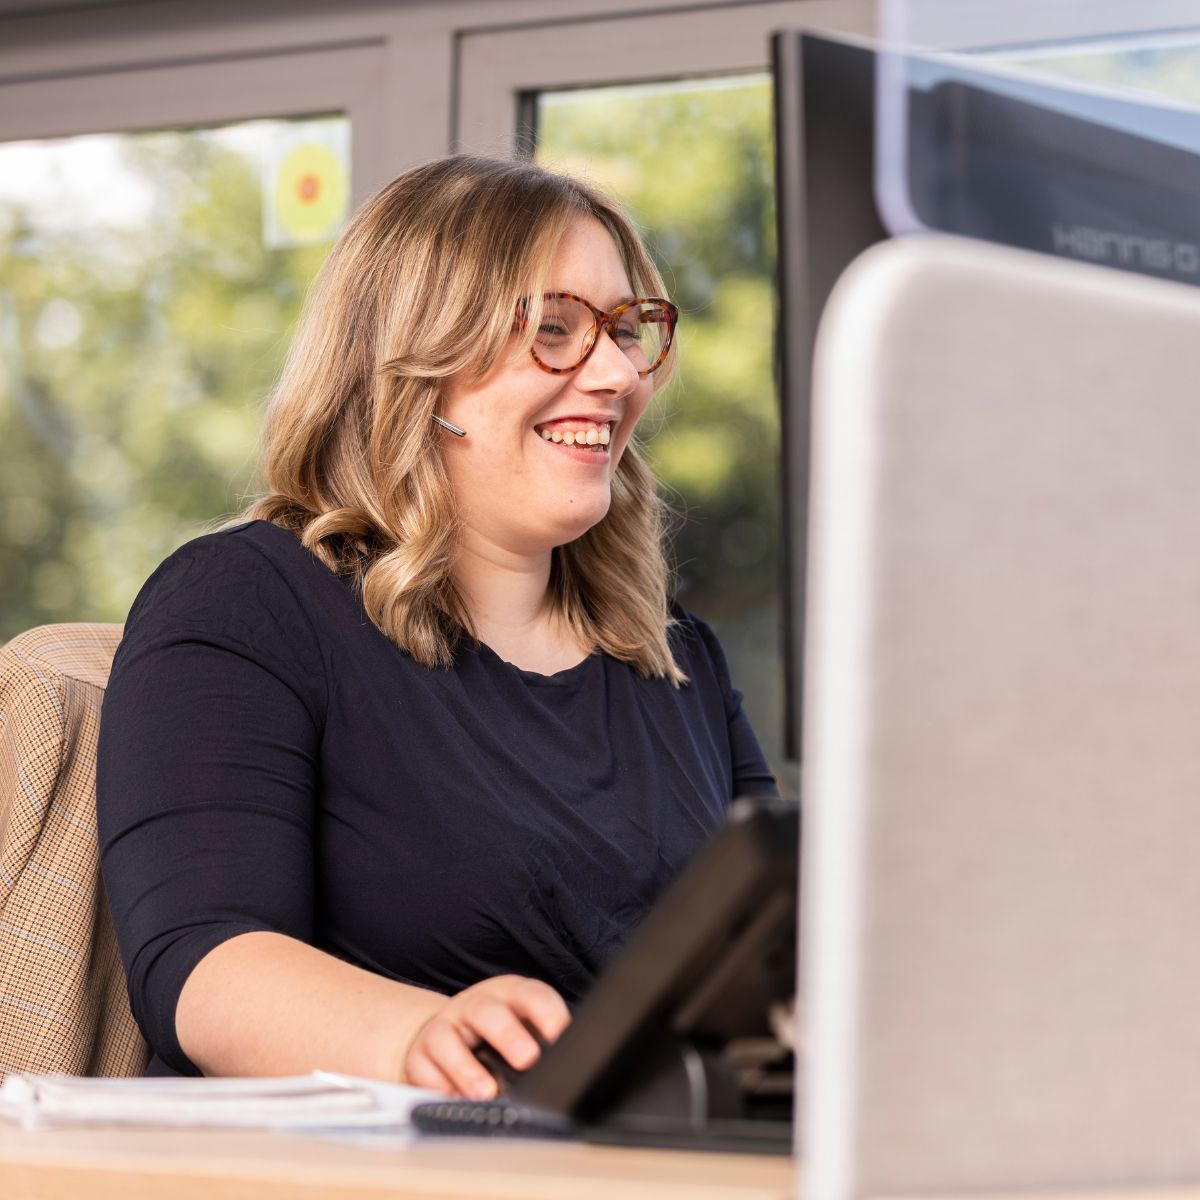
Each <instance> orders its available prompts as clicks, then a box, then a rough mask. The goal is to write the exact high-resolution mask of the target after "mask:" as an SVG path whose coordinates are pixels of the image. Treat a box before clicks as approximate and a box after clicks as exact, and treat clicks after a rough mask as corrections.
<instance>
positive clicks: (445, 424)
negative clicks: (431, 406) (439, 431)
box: [430, 413, 467, 437]
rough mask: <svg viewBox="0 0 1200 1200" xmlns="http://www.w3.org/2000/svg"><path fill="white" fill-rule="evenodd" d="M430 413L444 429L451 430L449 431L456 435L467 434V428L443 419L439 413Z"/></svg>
mask: <svg viewBox="0 0 1200 1200" xmlns="http://www.w3.org/2000/svg"><path fill="white" fill-rule="evenodd" d="M430 415H431V416H432V417H433V419H434V420H435V421H436V422H437V423H438V424H439V425H440V426H441V427H442V428H443V429H446V430H449V432H450V433H452V434H454V436H455V437H466V436H467V431H466V430H465V429H459V427H458V426H457V425H451V424H450V422H449V421H445V420H443V419H442V418H441V417H439V416H438V415H437V413H431V414H430Z"/></svg>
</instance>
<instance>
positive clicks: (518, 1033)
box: [465, 999, 541, 1071]
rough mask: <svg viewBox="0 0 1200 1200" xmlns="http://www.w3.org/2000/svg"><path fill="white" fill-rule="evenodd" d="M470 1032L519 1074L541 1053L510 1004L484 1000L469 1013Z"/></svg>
mask: <svg viewBox="0 0 1200 1200" xmlns="http://www.w3.org/2000/svg"><path fill="white" fill-rule="evenodd" d="M465 1021H466V1024H467V1027H468V1029H470V1031H471V1032H472V1033H473V1034H475V1035H476V1036H477V1037H479V1038H480V1039H482V1040H483V1041H485V1042H487V1043H488V1045H490V1046H491V1047H493V1049H495V1050H496V1051H498V1052H499V1054H500V1055H501V1056H503V1058H504V1060H505V1061H506V1062H508V1063H511V1064H512V1065H513V1066H514V1067H516V1068H517V1070H518V1071H523V1070H525V1068H526V1067H531V1066H533V1064H534V1063H535V1062H536V1061H537V1058H538V1055H539V1054H540V1053H541V1047H540V1046H539V1045H538V1042H537V1039H536V1038H535V1037H534V1036H533V1034H532V1033H530V1031H529V1027H527V1026H526V1025H525V1023H524V1022H523V1021H522V1020H521V1018H520V1017H519V1016H518V1015H517V1013H516V1012H515V1011H514V1009H513V1004H512V1002H511V1001H509V1002H507V1003H506V1002H505V1001H503V1000H499V999H489V1000H487V1001H482V1002H481V1003H480V1004H479V1005H478V1006H477V1007H476V1008H475V1009H473V1010H472V1011H471V1012H469V1013H468V1014H466V1016H465Z"/></svg>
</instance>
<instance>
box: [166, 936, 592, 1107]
mask: <svg viewBox="0 0 1200 1200" xmlns="http://www.w3.org/2000/svg"><path fill="white" fill-rule="evenodd" d="M569 1019H570V1016H569V1013H568V1011H567V1008H566V1005H565V1004H564V1003H563V1001H562V999H561V998H560V997H559V995H558V993H557V992H555V991H554V990H553V989H552V988H550V987H548V986H547V985H546V984H544V983H540V982H539V981H537V980H534V979H524V978H521V977H519V976H515V975H505V976H500V977H498V978H496V979H488V980H485V981H484V982H483V983H480V984H476V985H475V986H474V987H471V988H467V989H466V990H465V991H462V992H460V993H458V995H456V996H453V997H447V996H442V995H440V994H439V993H437V992H431V991H427V990H425V989H424V988H419V987H413V986H411V985H409V984H404V983H397V982H395V981H393V980H390V979H385V978H384V977H382V976H380V975H375V974H372V973H371V972H369V971H364V970H362V969H361V968H359V967H355V966H351V965H350V964H349V963H345V962H342V961H341V960H340V959H337V958H334V957H333V956H332V955H329V954H325V953H323V952H322V951H320V950H316V949H314V948H313V947H312V946H308V945H305V944H304V943H303V942H299V941H296V940H295V939H294V938H289V937H285V936H283V935H281V934H276V933H261V932H260V933H246V934H242V935H240V936H239V937H235V938H231V939H230V940H229V941H227V942H223V943H222V944H221V945H219V946H218V947H216V949H215V950H212V951H210V952H209V953H208V954H207V955H205V957H204V958H203V959H201V961H200V962H199V963H198V964H197V966H196V968H195V970H194V971H193V972H192V973H191V975H189V976H188V979H187V982H186V983H185V984H184V987H183V991H182V992H181V994H180V997H179V1005H178V1008H177V1009H176V1013H175V1028H176V1033H177V1036H178V1038H179V1042H180V1045H181V1046H182V1048H183V1051H184V1053H185V1054H186V1055H187V1056H188V1058H189V1059H191V1061H192V1062H193V1063H195V1064H196V1066H197V1067H199V1068H200V1069H201V1070H202V1071H203V1072H204V1073H205V1074H206V1075H298V1074H306V1073H307V1072H309V1071H313V1070H318V1069H321V1070H327V1071H340V1072H343V1073H345V1074H349V1075H362V1076H366V1077H368V1078H375V1079H389V1080H398V1081H400V1082H404V1083H413V1084H417V1085H418V1086H421V1087H430V1088H437V1089H440V1090H442V1091H448V1092H459V1093H461V1094H463V1095H467V1096H471V1097H474V1098H476V1099H489V1098H490V1097H492V1096H494V1095H495V1093H496V1085H495V1081H494V1080H493V1079H492V1077H491V1076H490V1075H489V1074H488V1073H487V1071H485V1070H484V1068H483V1067H482V1066H480V1064H479V1062H478V1060H477V1059H476V1058H475V1055H474V1054H473V1053H472V1050H473V1049H474V1047H475V1046H477V1045H478V1044H479V1043H480V1041H483V1040H486V1041H488V1042H490V1043H491V1044H492V1045H493V1046H494V1047H495V1048H496V1049H497V1050H498V1051H499V1052H500V1053H501V1054H502V1055H503V1056H504V1057H505V1058H506V1059H507V1060H508V1061H509V1062H510V1063H512V1065H513V1066H514V1067H517V1068H518V1069H522V1068H525V1067H528V1066H529V1065H530V1064H531V1063H533V1062H534V1060H535V1059H536V1058H537V1057H538V1053H539V1047H538V1044H537V1042H536V1041H535V1040H534V1038H533V1037H532V1036H531V1034H530V1032H529V1030H528V1029H527V1028H526V1026H525V1024H524V1023H523V1021H528V1022H529V1023H530V1024H531V1025H532V1026H533V1028H534V1029H536V1030H537V1031H538V1033H540V1034H541V1036H542V1037H543V1038H544V1039H546V1040H547V1041H553V1040H554V1039H555V1038H557V1037H558V1035H559V1034H560V1033H561V1032H562V1030H563V1029H564V1028H565V1027H566V1024H567V1022H568V1021H569Z"/></svg>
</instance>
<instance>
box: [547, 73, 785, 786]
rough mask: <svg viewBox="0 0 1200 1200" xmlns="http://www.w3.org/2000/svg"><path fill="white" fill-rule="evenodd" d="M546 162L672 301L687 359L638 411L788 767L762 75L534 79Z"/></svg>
mask: <svg viewBox="0 0 1200 1200" xmlns="http://www.w3.org/2000/svg"><path fill="white" fill-rule="evenodd" d="M537 158H538V161H539V162H542V163H545V164H546V165H548V166H552V167H557V168H560V169H562V170H565V171H567V172H569V173H571V174H574V175H579V176H582V177H583V178H585V179H589V180H591V181H593V182H595V183H598V184H600V185H601V186H603V187H605V188H607V189H608V190H609V191H610V192H612V193H613V194H615V195H616V196H617V197H618V198H619V199H620V200H621V201H622V202H623V203H624V204H625V205H626V207H627V208H628V209H629V210H630V211H631V213H632V214H633V216H634V218H635V219H636V220H637V221H638V222H639V223H640V224H641V226H642V228H643V230H644V231H645V233H646V235H647V239H648V241H649V243H650V246H651V249H652V250H653V252H654V254H655V256H656V258H657V260H658V263H659V267H660V268H661V269H662V272H663V276H664V278H665V279H666V281H667V287H668V289H669V292H670V296H671V299H673V300H674V301H675V302H676V304H678V305H679V308H680V310H681V311H680V323H679V334H678V337H679V343H680V351H681V358H680V364H681V365H680V371H679V375H678V377H677V378H676V379H675V380H674V381H673V382H672V384H671V385H670V387H669V388H668V389H667V390H665V391H664V392H663V393H660V396H659V399H658V400H657V401H656V405H655V406H654V407H652V408H651V410H650V411H649V412H648V413H647V415H646V418H645V419H644V420H643V422H642V426H641V441H642V444H643V445H644V446H645V447H646V450H647V452H648V455H649V457H650V460H651V461H652V462H653V464H654V467H655V470H656V471H657V472H658V475H659V478H660V479H662V480H663V482H664V483H665V484H666V487H667V490H668V498H669V499H671V500H672V502H673V504H674V506H675V507H676V509H678V510H680V511H681V512H682V513H683V514H684V515H685V519H684V523H683V525H682V527H681V529H680V530H679V532H678V534H677V535H676V537H675V558H676V561H677V564H678V570H679V598H680V601H681V603H682V604H683V605H684V607H686V608H689V609H691V610H692V611H694V612H696V613H697V614H698V615H699V616H702V617H704V618H705V619H706V620H709V621H711V622H712V624H713V626H714V628H716V630H717V632H718V634H719V635H720V637H721V640H722V643H723V644H724V646H725V649H726V652H727V653H728V655H729V659H730V666H731V669H732V672H733V677H734V681H735V683H736V684H737V685H738V686H739V687H741V688H742V690H743V691H744V692H745V694H746V707H747V709H748V711H749V714H750V718H751V720H752V721H753V723H754V727H755V730H756V731H757V733H758V735H759V738H760V739H761V740H762V742H763V746H764V748H765V750H766V752H767V755H768V757H769V758H770V760H771V762H772V765H773V766H774V767H775V768H776V771H777V772H778V771H779V770H780V769H781V767H782V744H783V736H782V735H783V669H782V661H783V659H782V648H781V634H780V610H779V604H780V572H781V566H780V537H779V522H780V514H779V496H780V481H779V414H778V405H777V401H776V390H775V385H774V382H773V378H772V346H773V336H774V325H775V316H774V305H775V301H774V277H775V212H774V164H773V144H772V137H771V83H770V79H769V77H767V76H764V75H752V76H737V77H731V78H723V79H713V80H687V81H684V82H680V83H669V84H650V85H639V86H636V87H610V88H600V89H595V90H586V91H584V90H578V91H564V92H551V93H543V94H542V95H541V96H540V97H539V99H538V113H537Z"/></svg>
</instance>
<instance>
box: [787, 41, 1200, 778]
mask: <svg viewBox="0 0 1200 1200" xmlns="http://www.w3.org/2000/svg"><path fill="white" fill-rule="evenodd" d="M880 54H881V52H877V51H876V49H875V48H874V46H872V45H871V44H870V43H868V42H863V41H852V40H844V39H837V38H830V37H824V36H819V35H815V34H811V33H801V32H798V31H785V32H781V33H777V34H775V35H774V37H773V39H772V65H773V72H774V80H775V106H776V107H775V145H776V199H777V205H776V212H777V222H778V244H779V313H780V317H779V366H780V380H781V427H782V434H783V471H782V475H783V486H784V504H783V512H784V522H785V524H784V533H785V536H784V606H783V607H784V613H785V627H784V647H785V714H786V716H785V720H786V729H787V738H788V740H787V744H786V753H787V755H788V757H789V758H791V759H793V760H796V761H800V760H802V758H803V747H802V746H801V745H800V733H799V730H800V727H801V712H802V709H803V695H802V691H803V674H804V664H803V658H804V626H805V617H804V610H805V605H804V596H805V559H806V554H807V543H808V473H809V422H810V407H811V406H810V387H811V375H812V357H813V346H814V343H815V340H816V333H817V326H818V324H819V322H820V319H821V314H822V312H823V310H824V308H825V304H826V301H827V300H828V299H829V295H830V293H831V291H832V290H833V286H834V284H835V283H836V281H837V279H838V277H839V276H840V275H841V274H842V272H843V271H844V270H845V269H846V267H848V266H849V265H850V263H851V262H852V261H853V260H854V259H855V258H857V257H858V255H859V254H861V253H862V252H863V251H864V250H866V249H867V248H868V247H869V246H871V245H873V244H874V243H876V242H879V241H882V240H884V239H885V238H887V237H889V236H890V233H889V227H890V228H891V229H894V230H896V231H897V232H901V233H904V232H912V231H917V230H922V229H924V230H935V231H940V232H944V233H952V234H957V235H960V236H966V237H971V238H977V239H980V240H983V241H991V242H996V243H999V244H1001V245H1006V246H1013V247H1017V248H1022V249H1027V250H1035V251H1039V252H1041V253H1046V254H1051V255H1055V256H1058V257H1063V258H1072V259H1077V260H1082V261H1085V262H1092V263H1097V264H1100V265H1104V266H1109V267H1113V268H1116V269H1119V270H1126V271H1133V272H1136V273H1139V274H1144V275H1152V276H1156V277H1158V278H1164V279H1172V280H1176V281H1178V282H1183V283H1189V284H1193V285H1194V284H1200V152H1198V151H1200V110H1196V109H1194V108H1188V107H1187V106H1181V105H1170V104H1166V103H1159V102H1157V101H1156V100H1155V99H1154V98H1147V97H1145V96H1138V95H1132V94H1130V95H1126V94H1123V93H1121V92H1119V91H1114V90H1105V89H1099V88H1094V87H1089V86H1085V85H1080V84H1077V83H1072V82H1070V81H1067V80H1055V79H1053V78H1051V77H1049V76H1046V75H1038V74H1034V73H1032V72H1028V71H1025V72H1023V71H1020V70H1014V69H1012V68H1011V67H1006V66H1002V65H1000V64H998V63H996V62H994V61H989V60H986V59H983V58H978V59H972V58H971V57H969V56H964V55H959V56H954V57H946V56H941V57H938V56H922V55H915V54H914V55H907V56H902V57H901V58H900V59H898V60H895V69H894V70H893V71H891V72H889V74H890V75H893V76H894V77H895V79H896V80H897V81H898V83H897V87H898V88H902V89H903V90H902V92H898V94H897V95H896V96H894V97H892V96H888V97H886V100H887V104H888V105H896V106H900V108H901V109H902V111H901V112H900V113H898V114H897V120H896V121H895V122H894V125H895V127H896V129H898V130H900V131H902V133H901V137H902V142H903V144H902V145H901V146H897V147H895V148H893V150H894V151H895V152H893V153H889V155H887V156H886V157H887V159H888V161H889V163H891V164H893V166H894V169H895V171H896V172H897V174H896V177H895V178H889V179H887V180H884V181H880V180H878V179H877V154H876V151H877V148H878V147H877V144H876V143H877V137H878V136H879V134H878V130H877V112H878V108H879V106H878V105H877V88H878V86H879V84H878V76H879V74H880V72H879V70H878V67H879V65H880ZM889 194H890V195H891V196H893V197H895V198H896V199H894V200H893V201H892V202H891V204H890V205H889V213H888V214H886V216H887V218H888V219H887V220H886V227H885V213H884V211H883V208H882V207H881V204H880V201H879V197H880V196H885V195H889Z"/></svg>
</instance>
